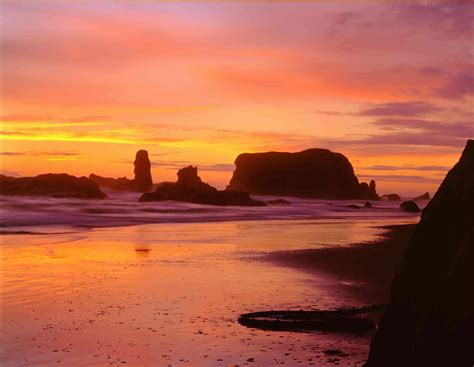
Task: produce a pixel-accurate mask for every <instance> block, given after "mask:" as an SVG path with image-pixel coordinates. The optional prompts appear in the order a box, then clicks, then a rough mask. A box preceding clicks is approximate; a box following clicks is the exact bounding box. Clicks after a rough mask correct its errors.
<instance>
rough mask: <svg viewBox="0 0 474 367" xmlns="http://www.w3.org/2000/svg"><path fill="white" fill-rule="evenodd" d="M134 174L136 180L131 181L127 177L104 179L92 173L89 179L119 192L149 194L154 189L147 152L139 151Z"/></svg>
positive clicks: (136, 156)
mask: <svg viewBox="0 0 474 367" xmlns="http://www.w3.org/2000/svg"><path fill="white" fill-rule="evenodd" d="M133 164H134V166H135V169H134V173H135V179H133V180H129V179H128V178H127V177H120V178H111V177H102V176H99V175H95V174H93V173H91V174H90V175H89V178H90V179H91V180H92V181H94V182H96V183H97V184H98V185H99V186H100V187H106V188H109V189H112V190H118V191H138V192H148V191H151V190H152V189H153V180H152V178H151V163H150V159H149V158H148V152H147V151H146V150H139V151H138V152H137V154H136V155H135V162H134V163H133Z"/></svg>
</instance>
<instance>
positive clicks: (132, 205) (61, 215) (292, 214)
mask: <svg viewBox="0 0 474 367" xmlns="http://www.w3.org/2000/svg"><path fill="white" fill-rule="evenodd" d="M107 194H108V197H107V198H106V199H104V200H81V199H59V198H45V197H22V196H0V204H1V207H2V210H1V226H2V227H3V230H2V231H3V233H5V232H9V231H12V230H13V229H15V228H16V229H17V230H21V229H18V228H17V227H20V228H24V227H25V226H46V225H47V226H48V228H51V227H52V226H61V227H64V226H75V227H77V226H79V227H81V226H83V227H111V226H124V225H135V224H145V223H183V222H184V223H186V222H188V223H189V222H190V223H192V222H217V221H241V220H278V219H331V218H333V219H336V218H339V219H344V218H346V219H350V218H367V219H382V218H387V219H388V218H393V219H396V218H400V219H402V218H410V217H411V218H413V217H414V216H416V214H412V213H406V212H403V211H401V210H399V208H398V207H399V205H400V202H390V201H379V202H372V205H373V208H361V209H352V208H349V207H348V205H350V204H356V205H359V206H363V204H364V201H360V200H359V201H358V200H351V201H334V200H316V199H299V198H285V199H286V200H288V201H289V202H290V203H291V204H290V205H280V206H276V205H269V206H266V207H236V206H232V207H230V206H229V207H222V206H212V205H199V204H189V203H182V202H172V201H162V202H147V203H140V202H138V197H139V194H137V193H123V192H107ZM255 198H256V199H259V200H264V201H268V200H271V199H274V198H273V197H258V196H256V197H255ZM394 222H397V220H395V221H394Z"/></svg>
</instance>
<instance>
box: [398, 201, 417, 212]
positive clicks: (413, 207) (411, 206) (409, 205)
mask: <svg viewBox="0 0 474 367" xmlns="http://www.w3.org/2000/svg"><path fill="white" fill-rule="evenodd" d="M400 209H401V210H403V211H404V212H409V213H419V212H421V210H420V208H419V207H418V204H417V203H415V202H414V201H413V200H408V201H404V202H403V203H401V204H400Z"/></svg>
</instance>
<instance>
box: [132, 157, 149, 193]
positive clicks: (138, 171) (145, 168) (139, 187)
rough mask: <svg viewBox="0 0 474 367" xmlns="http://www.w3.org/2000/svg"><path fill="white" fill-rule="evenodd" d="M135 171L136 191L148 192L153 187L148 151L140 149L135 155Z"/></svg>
mask: <svg viewBox="0 0 474 367" xmlns="http://www.w3.org/2000/svg"><path fill="white" fill-rule="evenodd" d="M133 164H134V166H135V169H134V171H133V172H134V173H135V179H134V180H133V184H132V187H133V189H134V190H135V191H139V192H147V191H150V190H151V189H152V188H153V180H152V178H151V163H150V159H149V158H148V151H146V150H139V151H138V152H137V154H136V155H135V162H134V163H133Z"/></svg>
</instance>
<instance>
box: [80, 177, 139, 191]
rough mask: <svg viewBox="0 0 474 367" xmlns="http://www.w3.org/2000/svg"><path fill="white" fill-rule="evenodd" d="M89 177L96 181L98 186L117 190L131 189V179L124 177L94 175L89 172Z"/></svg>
mask: <svg viewBox="0 0 474 367" xmlns="http://www.w3.org/2000/svg"><path fill="white" fill-rule="evenodd" d="M89 179H91V180H92V181H94V182H96V183H97V185H99V187H106V188H109V189H112V190H118V191H127V190H132V183H133V181H132V180H129V179H128V178H126V177H119V178H110V177H102V176H99V175H95V174H93V173H91V174H90V175H89Z"/></svg>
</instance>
